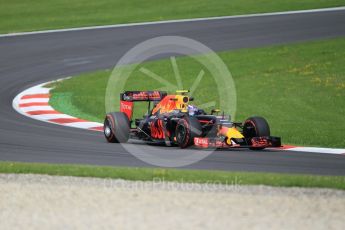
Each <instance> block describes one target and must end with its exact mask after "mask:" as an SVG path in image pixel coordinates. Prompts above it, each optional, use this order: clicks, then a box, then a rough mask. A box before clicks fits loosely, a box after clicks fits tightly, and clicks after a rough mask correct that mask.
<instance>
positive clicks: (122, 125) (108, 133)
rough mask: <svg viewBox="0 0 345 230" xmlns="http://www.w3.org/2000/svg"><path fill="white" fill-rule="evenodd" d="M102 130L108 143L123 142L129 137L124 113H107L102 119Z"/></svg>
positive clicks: (127, 121) (127, 123)
mask: <svg viewBox="0 0 345 230" xmlns="http://www.w3.org/2000/svg"><path fill="white" fill-rule="evenodd" d="M103 132H104V136H105V139H106V140H107V141H108V142H110V143H125V142H127V141H128V139H129V132H130V127H129V120H128V117H127V116H126V114H125V113H122V112H113V113H108V114H107V116H106V117H105V119H104V126H103Z"/></svg>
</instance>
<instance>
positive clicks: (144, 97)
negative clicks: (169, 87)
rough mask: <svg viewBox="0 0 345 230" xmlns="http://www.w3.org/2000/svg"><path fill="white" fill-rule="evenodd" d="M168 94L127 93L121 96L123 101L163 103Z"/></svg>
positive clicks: (153, 92) (152, 92)
mask: <svg viewBox="0 0 345 230" xmlns="http://www.w3.org/2000/svg"><path fill="white" fill-rule="evenodd" d="M166 95H167V92H165V91H126V92H124V93H121V94H120V100H121V101H133V102H134V101H161V100H162V99H163V98H164V97H165V96H166Z"/></svg>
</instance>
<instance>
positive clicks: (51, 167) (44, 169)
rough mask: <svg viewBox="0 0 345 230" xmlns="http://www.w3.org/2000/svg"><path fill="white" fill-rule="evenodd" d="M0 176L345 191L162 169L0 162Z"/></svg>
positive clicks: (332, 181) (321, 183) (320, 179)
mask: <svg viewBox="0 0 345 230" xmlns="http://www.w3.org/2000/svg"><path fill="white" fill-rule="evenodd" d="M0 173H25V174H28V173H29V174H47V175H58V176H78V177H97V178H114V179H124V180H140V181H159V180H161V181H162V180H163V179H164V181H174V182H185V183H186V182H193V183H208V184H227V185H269V186H280V187H281V186H283V187H310V188H334V189H342V190H344V189H345V177H344V176H310V175H297V174H296V175H289V174H276V173H247V172H224V171H203V170H179V169H162V168H120V167H105V166H87V165H67V164H63V165H59V164H40V163H18V162H0Z"/></svg>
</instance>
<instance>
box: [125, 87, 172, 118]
mask: <svg viewBox="0 0 345 230" xmlns="http://www.w3.org/2000/svg"><path fill="white" fill-rule="evenodd" d="M166 95H167V92H164V91H126V92H124V93H121V94H120V111H121V112H123V113H125V114H126V115H127V117H128V120H131V119H132V116H133V107H134V102H135V101H148V102H149V105H148V110H149V108H150V102H151V101H161V100H162V99H163V98H164V97H165V96H166Z"/></svg>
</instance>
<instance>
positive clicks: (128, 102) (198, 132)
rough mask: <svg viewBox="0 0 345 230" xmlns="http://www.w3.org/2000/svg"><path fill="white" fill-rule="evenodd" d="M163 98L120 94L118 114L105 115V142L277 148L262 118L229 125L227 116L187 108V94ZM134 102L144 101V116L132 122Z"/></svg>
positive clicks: (147, 93) (276, 140)
mask: <svg viewBox="0 0 345 230" xmlns="http://www.w3.org/2000/svg"><path fill="white" fill-rule="evenodd" d="M177 93H178V94H176V95H167V93H166V92H163V91H126V92H124V93H121V94H120V112H112V113H108V114H107V115H106V118H105V121H104V135H105V138H106V139H107V141H108V142H115V143H124V142H127V141H128V139H129V138H135V139H140V140H143V141H146V142H150V143H163V144H166V145H168V146H172V145H178V146H179V147H181V148H186V147H189V146H193V145H194V146H196V147H200V148H250V149H253V150H258V149H264V148H266V147H280V146H281V141H280V138H279V137H273V136H270V128H269V125H268V123H267V121H266V120H265V119H264V118H262V117H257V116H255V117H250V118H248V119H247V120H245V121H244V122H240V123H239V122H233V121H231V120H230V118H229V116H226V115H224V113H223V114H222V115H219V113H220V111H219V110H216V109H213V110H212V111H211V113H210V114H207V113H206V112H205V111H204V110H202V109H199V108H197V107H196V106H194V105H191V104H190V102H191V101H193V98H192V97H189V96H187V93H188V91H185V90H181V91H177ZM134 102H148V107H147V108H148V109H147V110H148V111H147V114H146V115H144V116H143V118H141V119H134V120H133V119H132V116H133V108H134Z"/></svg>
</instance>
